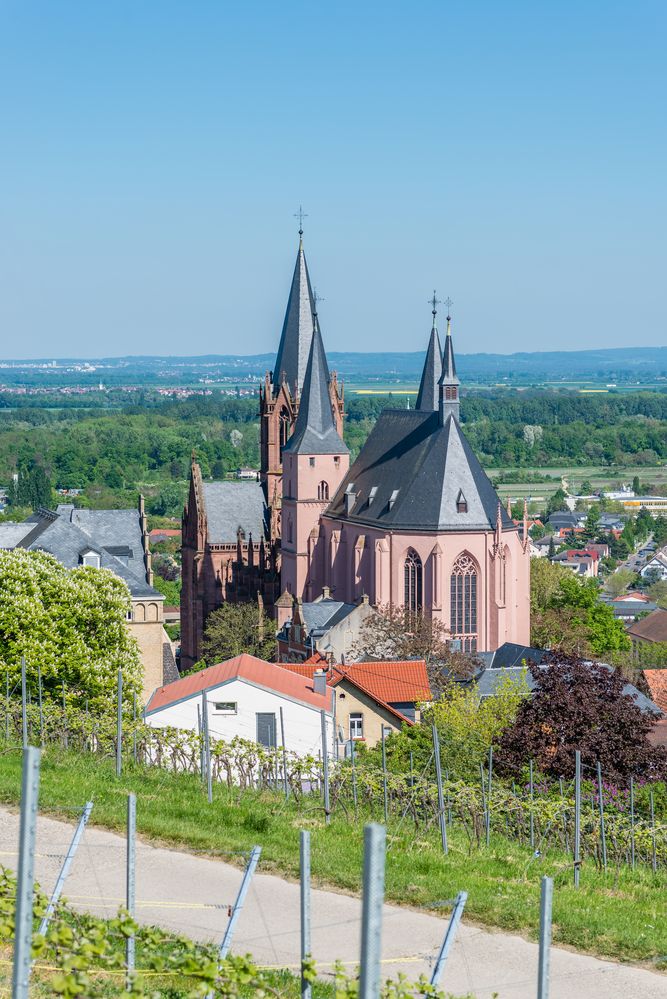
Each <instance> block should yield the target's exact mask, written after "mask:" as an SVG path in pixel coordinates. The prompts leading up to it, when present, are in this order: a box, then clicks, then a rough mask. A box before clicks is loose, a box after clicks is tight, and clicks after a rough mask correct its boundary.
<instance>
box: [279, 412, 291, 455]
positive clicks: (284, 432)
mask: <svg viewBox="0 0 667 999" xmlns="http://www.w3.org/2000/svg"><path fill="white" fill-rule="evenodd" d="M288 437H289V413H288V412H287V410H286V409H285V407H284V406H283V408H282V409H281V410H280V446H281V447H285V444H287V438H288Z"/></svg>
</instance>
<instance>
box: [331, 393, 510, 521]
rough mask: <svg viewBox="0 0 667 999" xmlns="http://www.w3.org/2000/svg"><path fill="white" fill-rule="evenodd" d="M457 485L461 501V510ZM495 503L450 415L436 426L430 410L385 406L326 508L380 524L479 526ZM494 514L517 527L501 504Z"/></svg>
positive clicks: (337, 514)
mask: <svg viewBox="0 0 667 999" xmlns="http://www.w3.org/2000/svg"><path fill="white" fill-rule="evenodd" d="M371 490H374V492H373V494H372V497H371ZM346 492H349V493H354V499H353V502H351V500H349V499H348V500H346V498H345V493H346ZM459 492H461V493H462V494H463V498H464V499H465V502H466V505H467V509H466V510H465V512H461V513H459V512H458V510H457V498H458V496H459ZM369 500H370V502H369ZM346 504H347V505H348V506H350V504H351V510H350V512H349V513H347V514H346V512H345V510H346ZM498 506H499V500H498V495H497V493H496V491H495V489H494V488H493V486H492V485H491V482H490V481H489V478H488V477H487V475H486V473H485V472H484V469H483V468H482V466H481V465H480V463H479V461H478V460H477V458H476V457H475V454H474V452H473V450H472V448H471V447H470V445H469V443H468V441H467V440H466V438H465V435H464V434H463V431H462V430H461V428H460V426H459V424H458V422H457V421H456V419H454V418H453V417H451V416H450V417H448V419H447V420H446V422H445V424H444V426H440V417H439V413H437V412H434V413H429V412H420V411H419V410H413V411H410V410H404V409H385V410H384V411H383V413H381V415H380V417H379V419H378V421H377V423H376V424H375V427H374V428H373V430H372V432H371V434H370V435H369V437H368V440H367V441H366V443H365V445H364V447H363V448H362V449H361V452H360V454H359V457H358V458H357V460H356V461H355V462H354V464H353V465H352V468H351V469H350V471H349V472H348V474H347V476H346V477H345V479H344V481H343V483H342V485H341V487H340V489H339V490H338V492H337V493H336V495H335V497H334V498H333V501H332V502H331V504H330V506H329V507H328V509H327V511H326V515H327V516H330V517H335V518H336V519H341V520H347V521H350V522H352V523H359V524H368V525H369V526H377V527H381V528H394V529H403V530H429V531H436V530H438V531H447V530H451V531H460V530H463V531H466V530H468V531H474V530H484V531H486V530H489V529H493V528H494V527H495V525H496V520H497V516H498ZM500 516H501V521H502V528H503V530H504V531H509V530H514V531H515V530H516V527H515V525H514V523H513V521H512V519H511V518H510V517H509V515H508V513H507V511H506V510H505V509H504V508H503V507H502V505H501V508H500Z"/></svg>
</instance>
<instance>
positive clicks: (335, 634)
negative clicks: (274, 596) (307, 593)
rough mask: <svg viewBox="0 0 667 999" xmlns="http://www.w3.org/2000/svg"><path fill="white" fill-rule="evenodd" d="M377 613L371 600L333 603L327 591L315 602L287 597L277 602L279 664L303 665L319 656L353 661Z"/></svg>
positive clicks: (362, 599)
mask: <svg viewBox="0 0 667 999" xmlns="http://www.w3.org/2000/svg"><path fill="white" fill-rule="evenodd" d="M373 613H374V610H373V608H372V607H371V606H370V604H369V601H368V597H366V596H362V597H361V599H360V600H359V601H358V602H357V603H356V604H351V603H345V602H344V601H342V600H334V599H333V597H332V596H331V594H330V592H329V589H328V587H324V589H323V592H322V594H321V595H320V596H319V597H317V599H315V600H313V601H308V602H304V601H303V600H301V598H300V597H292V596H290V595H289V594H288V593H284V594H283V595H282V596H281V597H280V598H279V599H278V600H277V601H276V623H277V626H278V634H277V639H278V654H277V659H278V662H303V661H304V660H306V659H308V658H310V657H311V656H312V655H313V654H314V653H316V652H319V653H320V654H321V655H322V656H323V657H324V658H325V659H327V660H328V661H330V662H347V661H348V660H349V659H350V658H354V657H355V655H356V654H357V653H356V650H357V649H358V646H359V643H360V641H361V637H362V634H363V625H364V622H365V621H366V620H368V618H369V617H370V616H371V615H372V614H373Z"/></svg>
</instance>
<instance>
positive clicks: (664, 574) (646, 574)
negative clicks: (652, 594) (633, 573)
mask: <svg viewBox="0 0 667 999" xmlns="http://www.w3.org/2000/svg"><path fill="white" fill-rule="evenodd" d="M639 575H640V576H641V577H642V579H650V580H652V581H653V582H657V581H658V580H663V581H664V580H667V545H666V546H665V547H664V548H661V549H660V551H658V552H656V553H655V555H653V556H652V558H650V559H649V560H648V562H647V563H646V565H645V566H644V567H643V568H642V569H640V572H639Z"/></svg>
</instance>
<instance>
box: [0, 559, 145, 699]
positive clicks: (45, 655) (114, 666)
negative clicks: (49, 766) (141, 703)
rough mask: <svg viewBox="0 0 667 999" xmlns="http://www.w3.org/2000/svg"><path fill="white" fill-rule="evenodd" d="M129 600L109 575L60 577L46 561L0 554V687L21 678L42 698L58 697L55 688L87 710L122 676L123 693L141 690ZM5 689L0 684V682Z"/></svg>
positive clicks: (77, 572) (72, 572) (85, 569)
mask: <svg viewBox="0 0 667 999" xmlns="http://www.w3.org/2000/svg"><path fill="white" fill-rule="evenodd" d="M129 609H130V593H129V590H128V588H127V586H126V584H125V583H124V582H123V580H121V579H119V578H118V577H117V576H115V575H114V574H113V573H112V572H110V571H109V570H108V569H94V568H92V567H90V566H80V567H78V568H76V569H66V568H65V567H64V566H63V565H61V564H60V562H58V560H57V559H56V558H54V556H53V555H49V554H47V553H46V552H29V551H25V550H24V549H22V548H16V549H14V550H13V551H0V679H1V678H2V674H3V673H4V672H6V673H7V674H8V676H9V684H10V690H11V689H13V688H14V687H15V685H16V683H17V682H18V681H19V680H20V676H21V657H22V656H25V660H26V669H27V676H28V681H29V684H30V688H31V690H32V691H35V690H36V687H37V670H38V666H39V668H40V670H41V674H42V686H43V696H44V698H45V699H48V698H50V697H53V698H55V697H58V698H60V697H62V685H63V683H64V684H65V686H66V689H67V691H69V693H70V695H72V696H75V695H76V696H79V697H80V698H81V699H84V698H85V699H88V700H89V701H90V704H91V707H94V706H95V703H96V702H97V703H98V704H99V705H100V706H102V705H106V704H107V703H108V699H109V697H110V696H111V695H112V694H113V692H114V691H115V686H116V678H117V674H118V670H119V669H122V671H123V677H124V686H125V689H126V690H127V691H128V692H129V691H133V690H136V691H137V692H139V691H140V689H141V674H142V669H141V661H140V658H139V650H138V646H137V643H136V641H135V640H134V638H132V636H131V635H130V633H129V631H128V629H127V627H126V624H125V619H126V616H127V612H128V611H129ZM3 682H4V681H3Z"/></svg>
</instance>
